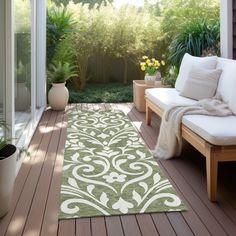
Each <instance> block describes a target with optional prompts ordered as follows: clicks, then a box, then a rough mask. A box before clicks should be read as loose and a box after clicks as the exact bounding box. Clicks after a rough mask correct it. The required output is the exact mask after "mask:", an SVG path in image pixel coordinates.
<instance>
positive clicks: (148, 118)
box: [146, 104, 152, 125]
mask: <svg viewBox="0 0 236 236" xmlns="http://www.w3.org/2000/svg"><path fill="white" fill-rule="evenodd" d="M151 120H152V110H151V108H150V107H149V106H148V105H147V104H146V124H147V125H151Z"/></svg>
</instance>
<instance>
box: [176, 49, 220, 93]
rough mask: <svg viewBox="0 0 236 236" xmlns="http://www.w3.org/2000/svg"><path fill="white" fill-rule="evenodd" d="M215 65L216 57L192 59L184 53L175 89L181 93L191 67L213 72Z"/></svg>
mask: <svg viewBox="0 0 236 236" xmlns="http://www.w3.org/2000/svg"><path fill="white" fill-rule="evenodd" d="M216 65H217V57H216V56H214V57H193V56H191V55H189V54H188V53H185V55H184V57H183V60H182V62H181V66H180V70H179V75H178V77H177V80H176V83H175V88H176V90H178V91H181V90H182V89H183V86H184V82H185V80H186V78H187V77H188V74H189V71H190V68H191V67H192V66H198V67H202V68H204V69H209V70H213V69H215V68H216Z"/></svg>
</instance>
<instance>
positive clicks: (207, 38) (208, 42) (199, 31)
mask: <svg viewBox="0 0 236 236" xmlns="http://www.w3.org/2000/svg"><path fill="white" fill-rule="evenodd" d="M219 42H220V27H219V22H213V23H211V22H210V23H209V22H206V21H202V20H197V21H193V22H190V23H187V24H186V25H184V27H183V28H182V29H181V31H180V33H179V34H178V35H177V36H176V37H175V38H174V40H173V41H172V43H171V44H170V47H169V60H170V62H171V64H172V65H175V66H177V67H179V66H180V63H181V61H182V58H183V56H184V54H185V53H189V54H191V55H192V56H202V54H203V53H204V51H205V50H209V49H211V51H214V52H215V53H214V54H218V52H219Z"/></svg>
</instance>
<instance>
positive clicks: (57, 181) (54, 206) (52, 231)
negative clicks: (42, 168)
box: [41, 117, 67, 236]
mask: <svg viewBox="0 0 236 236" xmlns="http://www.w3.org/2000/svg"><path fill="white" fill-rule="evenodd" d="M66 124H67V123H66V117H64V118H63V123H62V124H61V127H62V128H61V129H62V130H61V138H60V142H59V146H58V150H57V156H56V161H55V165H54V169H53V176H52V182H51V186H50V191H49V194H48V199H47V203H46V208H45V213H44V219H43V223H42V227H41V235H47V236H55V235H57V230H58V210H59V198H60V189H61V174H62V171H61V170H62V166H63V160H64V148H65V141H66Z"/></svg>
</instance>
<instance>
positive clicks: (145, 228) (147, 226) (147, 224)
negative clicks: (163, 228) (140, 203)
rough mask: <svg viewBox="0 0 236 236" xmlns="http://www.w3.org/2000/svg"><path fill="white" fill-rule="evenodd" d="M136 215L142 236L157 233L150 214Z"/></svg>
mask: <svg viewBox="0 0 236 236" xmlns="http://www.w3.org/2000/svg"><path fill="white" fill-rule="evenodd" d="M136 217H137V221H138V224H139V227H140V230H141V232H142V235H143V236H156V235H159V233H158V231H157V229H156V227H155V224H154V223H153V220H152V217H151V216H150V214H140V215H136Z"/></svg>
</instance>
